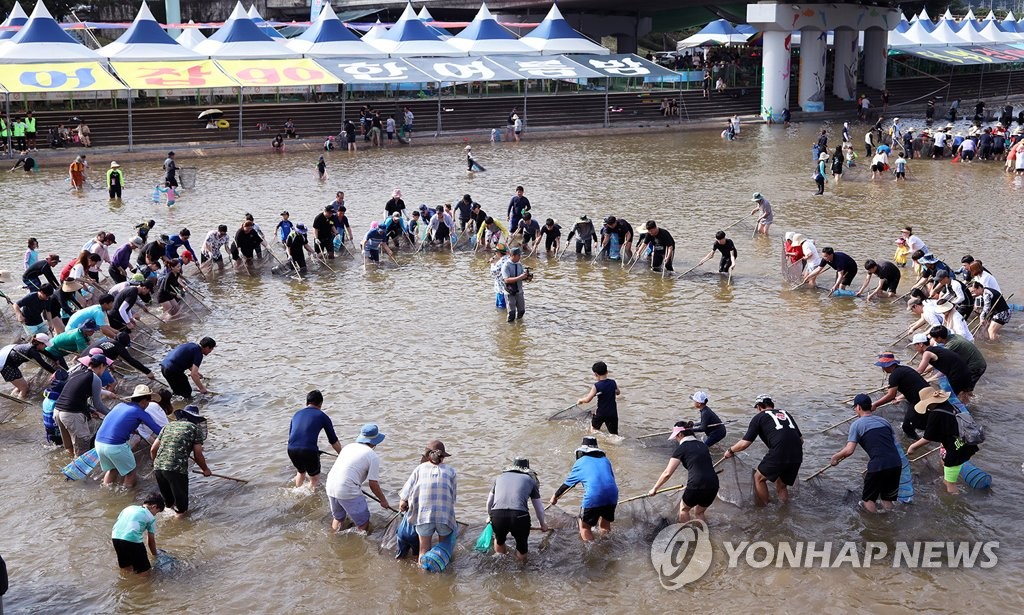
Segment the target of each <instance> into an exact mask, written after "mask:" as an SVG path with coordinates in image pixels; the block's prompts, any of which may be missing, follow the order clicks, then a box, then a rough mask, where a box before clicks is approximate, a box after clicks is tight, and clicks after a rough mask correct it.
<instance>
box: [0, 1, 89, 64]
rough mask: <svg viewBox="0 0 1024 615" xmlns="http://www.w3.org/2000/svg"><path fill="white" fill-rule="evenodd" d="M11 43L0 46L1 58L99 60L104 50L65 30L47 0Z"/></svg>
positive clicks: (55, 60) (50, 60) (34, 10)
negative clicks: (101, 51)
mask: <svg viewBox="0 0 1024 615" xmlns="http://www.w3.org/2000/svg"><path fill="white" fill-rule="evenodd" d="M8 40H9V43H8V44H6V45H4V46H3V47H0V59H2V60H6V61H7V62H19V63H24V62H74V61H75V60H99V59H101V56H100V54H98V53H96V52H95V51H93V50H92V49H89V48H88V47H86V46H85V45H83V44H81V43H79V42H78V41H76V40H75V39H73V38H71V36H70V35H69V34H68V33H67V32H65V31H64V30H63V29H62V28H61V27H60V24H59V23H57V22H56V21H55V20H54V19H53V16H52V15H50V11H48V10H46V6H45V5H43V0H39V2H37V3H36V7H35V8H34V9H33V10H32V14H31V15H29V17H28V21H27V22H26V23H25V25H24V26H22V28H21V30H18V33H17V34H15V35H14V36H13V37H11V38H10V39H8Z"/></svg>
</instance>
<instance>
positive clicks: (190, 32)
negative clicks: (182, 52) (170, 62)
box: [177, 19, 206, 49]
mask: <svg viewBox="0 0 1024 615" xmlns="http://www.w3.org/2000/svg"><path fill="white" fill-rule="evenodd" d="M188 23H189V25H193V26H194V25H195V23H196V22H194V21H192V20H191V19H189V20H188ZM177 40H178V44H179V45H182V46H184V47H187V48H188V49H195V48H196V45H198V44H199V43H201V42H203V41H205V40H206V35H205V34H203V33H202V32H200V31H199V28H184V29H183V30H182V31H181V34H179V35H178V39H177Z"/></svg>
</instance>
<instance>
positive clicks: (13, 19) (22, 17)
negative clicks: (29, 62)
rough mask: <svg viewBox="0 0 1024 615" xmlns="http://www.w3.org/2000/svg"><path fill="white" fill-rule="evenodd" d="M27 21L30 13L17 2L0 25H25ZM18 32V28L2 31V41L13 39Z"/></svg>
mask: <svg viewBox="0 0 1024 615" xmlns="http://www.w3.org/2000/svg"><path fill="white" fill-rule="evenodd" d="M27 21H28V15H26V14H25V9H23V8H21V3H20V2H15V3H14V6H13V7H11V14H10V15H8V16H7V19H5V20H4V22H3V23H2V24H0V26H23V25H25V22H27ZM17 33H18V31H17V30H3V31H0V41H6V40H8V39H12V38H14V35H15V34H17Z"/></svg>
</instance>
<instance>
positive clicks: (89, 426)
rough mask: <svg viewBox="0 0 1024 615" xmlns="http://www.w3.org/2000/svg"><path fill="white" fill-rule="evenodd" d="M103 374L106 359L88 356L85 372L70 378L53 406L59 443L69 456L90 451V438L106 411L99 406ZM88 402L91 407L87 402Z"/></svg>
mask: <svg viewBox="0 0 1024 615" xmlns="http://www.w3.org/2000/svg"><path fill="white" fill-rule="evenodd" d="M106 371H107V358H106V357H105V356H103V355H102V354H96V355H90V356H89V361H88V369H85V370H82V371H80V372H77V373H75V374H73V375H72V376H70V377H69V378H68V381H67V384H65V385H64V388H63V389H61V392H60V396H59V397H58V398H57V401H56V402H55V403H54V411H55V412H56V414H57V426H58V427H59V428H60V437H61V441H62V442H63V443H64V448H65V449H67V451H68V452H69V453H71V454H72V455H73V456H75V457H77V456H79V455H82V454H83V453H85V452H86V451H88V450H89V449H91V448H92V438H93V435H95V433H96V430H97V429H98V428H99V421H95V420H93V415H95V417H96V418H99V415H101V414H107V413H108V412H110V410H109V409H108V408H107V406H106V404H104V403H103V397H102V395H101V391H102V388H103V384H102V376H103V373H104V372H106ZM90 399H91V400H92V408H90V407H89V400H90Z"/></svg>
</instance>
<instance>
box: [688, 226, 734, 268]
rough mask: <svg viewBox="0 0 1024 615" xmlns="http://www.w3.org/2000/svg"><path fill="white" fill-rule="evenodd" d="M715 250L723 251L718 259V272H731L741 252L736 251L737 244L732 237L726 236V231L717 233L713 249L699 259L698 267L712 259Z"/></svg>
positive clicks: (712, 245)
mask: <svg viewBox="0 0 1024 615" xmlns="http://www.w3.org/2000/svg"><path fill="white" fill-rule="evenodd" d="M715 252H721V253H722V258H721V259H720V260H719V261H718V273H729V272H730V271H732V270H733V269H735V268H736V258H737V257H738V256H739V253H738V252H736V244H735V243H733V241H732V239H729V238H727V237H726V236H725V231H718V232H717V233H715V243H713V244H711V251H710V252H708V253H707V254H705V255H704V258H702V259H700V260H699V261H697V267H700V266H701V265H703V264H704V263H706V262H707V261H709V260H711V257H712V256H714V255H715Z"/></svg>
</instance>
